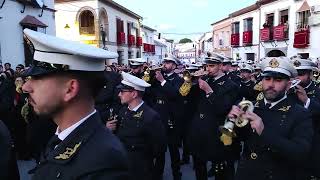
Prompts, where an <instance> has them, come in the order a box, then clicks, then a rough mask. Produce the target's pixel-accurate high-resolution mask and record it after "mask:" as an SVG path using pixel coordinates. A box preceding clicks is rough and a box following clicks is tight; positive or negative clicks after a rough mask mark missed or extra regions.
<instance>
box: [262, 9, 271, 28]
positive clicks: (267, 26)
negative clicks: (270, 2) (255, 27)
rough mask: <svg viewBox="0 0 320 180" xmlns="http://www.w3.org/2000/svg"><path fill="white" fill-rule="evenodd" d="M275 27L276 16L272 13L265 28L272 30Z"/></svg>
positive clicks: (268, 15) (267, 16) (267, 17)
mask: <svg viewBox="0 0 320 180" xmlns="http://www.w3.org/2000/svg"><path fill="white" fill-rule="evenodd" d="M273 26H274V14H273V13H270V14H267V15H266V22H265V23H264V24H263V27H264V28H272V27H273Z"/></svg>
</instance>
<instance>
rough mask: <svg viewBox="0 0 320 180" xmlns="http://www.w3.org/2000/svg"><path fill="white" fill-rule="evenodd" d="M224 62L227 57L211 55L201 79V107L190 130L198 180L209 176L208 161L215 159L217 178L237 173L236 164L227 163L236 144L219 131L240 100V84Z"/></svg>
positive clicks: (198, 105) (198, 108) (198, 103)
mask: <svg viewBox="0 0 320 180" xmlns="http://www.w3.org/2000/svg"><path fill="white" fill-rule="evenodd" d="M222 61H223V58H221V57H219V56H211V57H207V58H206V59H205V64H206V70H207V73H208V75H207V76H205V77H203V78H202V79H199V80H198V85H199V88H200V93H199V94H198V95H197V96H196V97H195V98H196V99H195V100H194V101H195V103H196V105H197V107H196V109H195V111H196V112H195V114H194V117H193V119H192V121H191V124H190V130H189V133H188V141H189V144H190V145H189V146H190V151H191V153H192V155H193V160H194V168H195V172H196V178H197V180H206V179H207V178H208V177H207V167H206V163H207V161H213V162H214V164H215V167H217V168H216V170H217V172H216V174H215V179H216V180H221V179H232V177H228V178H227V177H226V176H227V175H229V176H232V175H233V173H234V167H233V166H234V164H233V163H228V162H227V161H228V160H231V161H232V160H233V157H232V156H233V155H232V147H226V146H224V145H223V144H222V142H221V141H220V139H219V138H220V135H219V133H218V132H219V126H220V125H223V123H224V120H225V117H226V115H227V113H228V111H229V110H230V109H231V107H232V104H234V103H235V101H236V100H237V97H238V94H237V89H238V86H237V85H236V84H235V83H234V82H233V81H231V80H230V79H229V78H228V76H226V75H225V74H224V73H223V72H222V70H221V66H222ZM203 79H204V80H203ZM238 156H239V155H238ZM232 162H233V161H232Z"/></svg>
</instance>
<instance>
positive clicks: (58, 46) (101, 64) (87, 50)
mask: <svg viewBox="0 0 320 180" xmlns="http://www.w3.org/2000/svg"><path fill="white" fill-rule="evenodd" d="M23 32H24V34H25V35H26V37H27V39H28V40H30V41H31V43H32V44H33V46H34V50H35V52H34V57H33V59H34V60H36V61H41V62H46V63H51V64H64V65H68V66H69V70H78V71H103V70H104V69H105V60H106V59H114V58H117V57H118V54H117V53H115V52H111V51H107V50H104V49H100V48H97V47H94V46H91V45H87V44H82V43H79V42H75V41H70V40H65V39H61V38H58V37H55V36H51V35H47V34H44V33H40V32H36V31H33V30H30V29H25V30H24V31H23Z"/></svg>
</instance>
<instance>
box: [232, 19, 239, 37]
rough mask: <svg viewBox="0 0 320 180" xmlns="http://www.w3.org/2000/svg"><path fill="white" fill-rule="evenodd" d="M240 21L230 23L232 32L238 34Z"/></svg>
mask: <svg viewBox="0 0 320 180" xmlns="http://www.w3.org/2000/svg"><path fill="white" fill-rule="evenodd" d="M239 28H240V23H239V22H235V23H233V24H232V34H239V31H240V30H239Z"/></svg>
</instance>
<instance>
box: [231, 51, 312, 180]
mask: <svg viewBox="0 0 320 180" xmlns="http://www.w3.org/2000/svg"><path fill="white" fill-rule="evenodd" d="M262 70H263V74H262V76H263V80H262V88H263V95H260V96H258V97H257V101H256V102H255V103H253V104H254V111H253V112H250V111H246V112H244V111H243V110H241V109H240V108H239V107H238V106H233V107H232V110H231V111H230V112H229V114H228V117H229V119H234V118H237V117H240V116H241V117H242V118H244V119H247V120H248V121H249V123H248V124H247V125H246V126H245V127H243V128H239V129H238V131H236V133H237V136H238V137H239V138H241V139H243V140H244V150H243V153H242V157H241V160H240V162H239V165H238V169H237V173H236V177H235V179H236V180H257V179H275V180H284V179H286V180H287V179H288V180H289V179H290V180H291V179H295V178H296V175H297V174H296V172H298V171H299V170H301V164H302V163H303V162H304V160H305V159H306V158H307V157H308V153H309V151H310V147H311V141H312V135H313V129H312V122H311V117H310V114H309V113H308V112H307V110H306V109H304V108H303V107H302V106H300V105H298V104H297V103H295V102H293V101H291V100H290V99H289V98H287V94H286V92H287V91H288V90H289V88H290V86H291V82H290V78H294V77H295V76H296V75H297V71H296V70H295V69H294V67H293V65H292V64H291V63H290V60H289V59H288V58H286V57H277V58H276V57H275V58H270V57H269V58H266V59H264V60H263V61H262Z"/></svg>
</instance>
